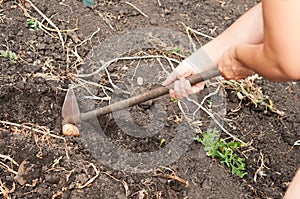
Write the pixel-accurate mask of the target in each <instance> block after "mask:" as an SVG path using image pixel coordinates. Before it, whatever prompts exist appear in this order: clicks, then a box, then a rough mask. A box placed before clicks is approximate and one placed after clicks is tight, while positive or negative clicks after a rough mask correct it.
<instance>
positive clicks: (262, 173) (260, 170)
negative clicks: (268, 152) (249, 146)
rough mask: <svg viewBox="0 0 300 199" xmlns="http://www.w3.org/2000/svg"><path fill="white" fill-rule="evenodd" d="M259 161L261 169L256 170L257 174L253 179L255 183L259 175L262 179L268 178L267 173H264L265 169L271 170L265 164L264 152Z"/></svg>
mask: <svg viewBox="0 0 300 199" xmlns="http://www.w3.org/2000/svg"><path fill="white" fill-rule="evenodd" d="M259 160H260V166H259V168H258V169H257V170H256V172H255V174H254V177H253V180H254V182H256V180H257V175H259V176H261V177H263V176H266V174H265V172H264V168H266V169H269V168H268V167H267V166H266V165H265V162H264V156H263V154H262V152H260V157H259Z"/></svg>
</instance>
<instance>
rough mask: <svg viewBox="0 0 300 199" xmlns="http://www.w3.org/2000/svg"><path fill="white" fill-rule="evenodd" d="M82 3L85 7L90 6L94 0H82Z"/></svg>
mask: <svg viewBox="0 0 300 199" xmlns="http://www.w3.org/2000/svg"><path fill="white" fill-rule="evenodd" d="M82 3H83V4H84V5H85V6H86V7H91V6H93V5H94V0H82Z"/></svg>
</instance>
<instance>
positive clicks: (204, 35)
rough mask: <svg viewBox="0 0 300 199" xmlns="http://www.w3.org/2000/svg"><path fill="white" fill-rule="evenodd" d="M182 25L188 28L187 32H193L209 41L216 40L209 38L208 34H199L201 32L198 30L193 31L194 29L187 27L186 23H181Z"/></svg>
mask: <svg viewBox="0 0 300 199" xmlns="http://www.w3.org/2000/svg"><path fill="white" fill-rule="evenodd" d="M181 24H182V25H183V26H184V27H185V28H186V30H187V31H188V32H193V33H195V34H197V35H200V36H202V37H206V38H208V39H214V37H211V36H209V35H207V34H204V33H202V32H199V31H197V30H194V29H192V28H190V27H188V26H186V25H185V24H184V23H181Z"/></svg>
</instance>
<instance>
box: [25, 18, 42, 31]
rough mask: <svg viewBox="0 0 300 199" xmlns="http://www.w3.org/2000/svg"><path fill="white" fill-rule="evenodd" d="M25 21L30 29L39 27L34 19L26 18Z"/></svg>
mask: <svg viewBox="0 0 300 199" xmlns="http://www.w3.org/2000/svg"><path fill="white" fill-rule="evenodd" d="M26 22H27V24H28V26H29V28H30V29H32V30H38V29H39V26H40V24H39V22H38V21H37V20H36V19H27V21H26Z"/></svg>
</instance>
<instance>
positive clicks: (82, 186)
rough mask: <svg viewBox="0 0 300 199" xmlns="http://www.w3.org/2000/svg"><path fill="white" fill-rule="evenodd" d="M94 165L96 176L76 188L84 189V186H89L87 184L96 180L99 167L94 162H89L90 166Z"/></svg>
mask: <svg viewBox="0 0 300 199" xmlns="http://www.w3.org/2000/svg"><path fill="white" fill-rule="evenodd" d="M90 166H91V167H93V169H94V171H95V172H96V175H95V176H94V177H92V178H91V179H89V180H88V181H87V182H86V183H85V184H84V185H81V186H76V187H75V188H76V189H83V188H85V187H87V186H89V185H90V184H92V183H93V182H94V181H95V179H96V178H97V177H98V176H99V173H100V172H99V170H98V169H97V167H96V166H95V165H94V164H93V163H90V164H89V167H90Z"/></svg>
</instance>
